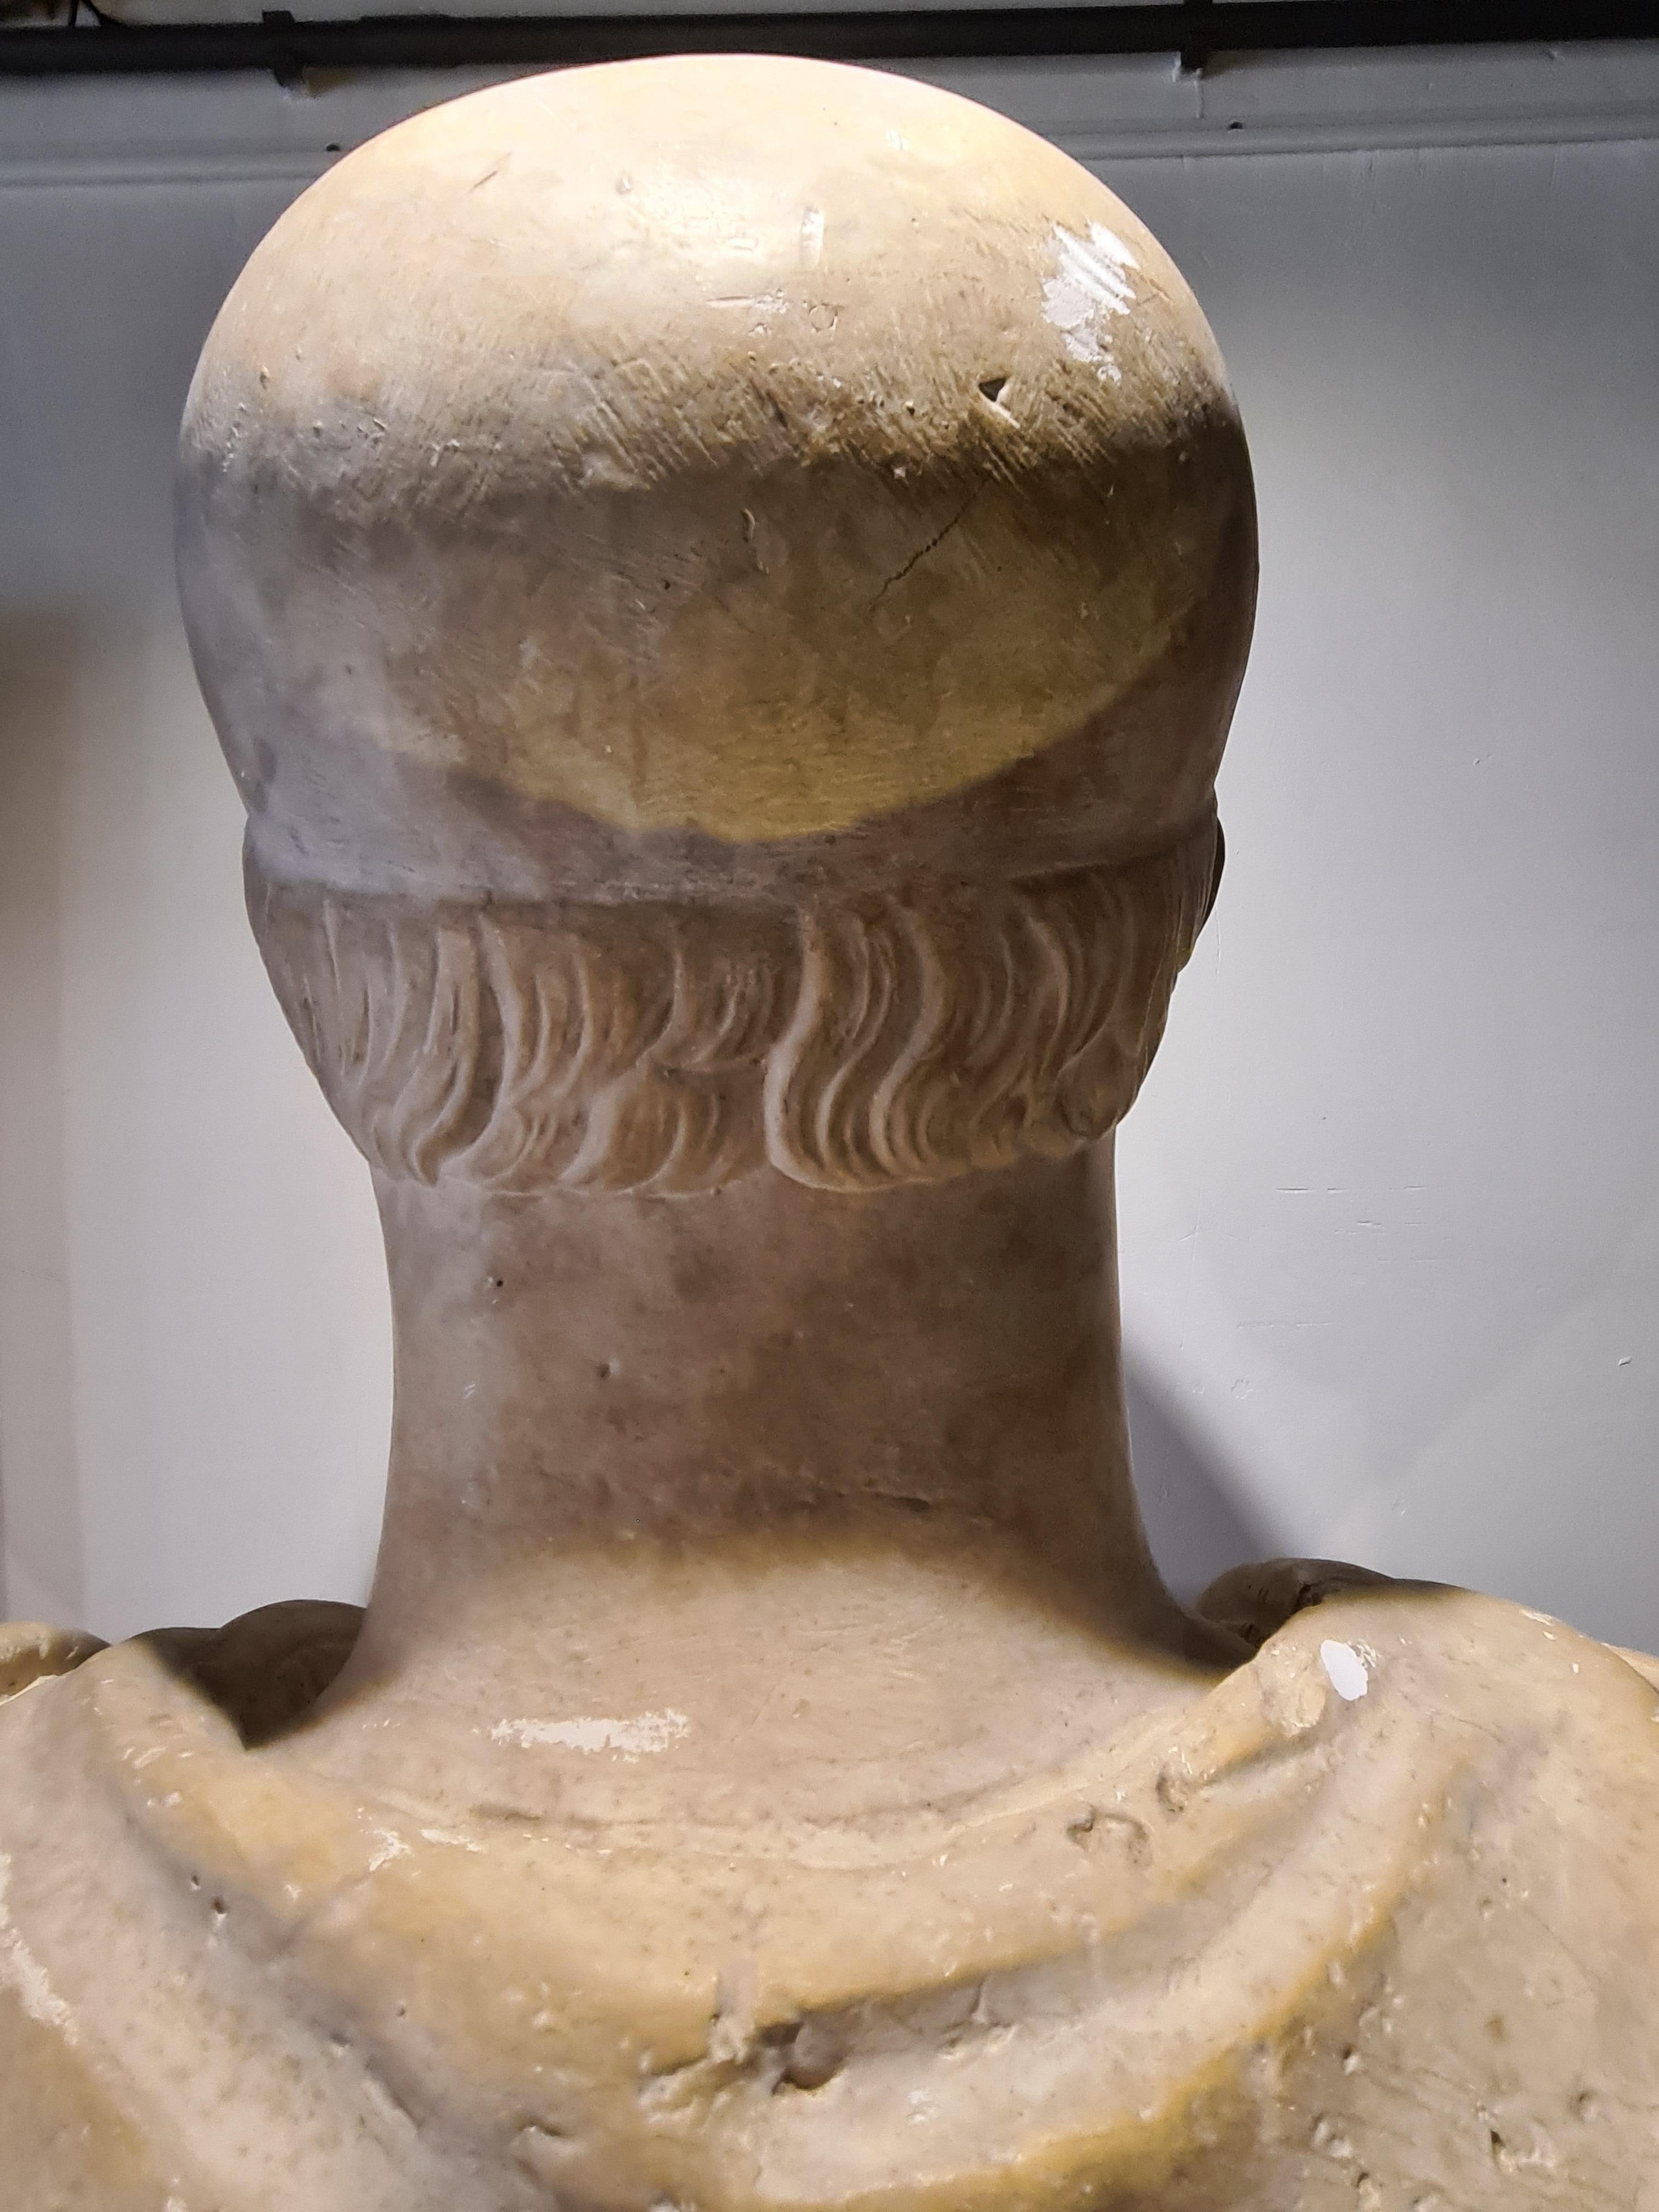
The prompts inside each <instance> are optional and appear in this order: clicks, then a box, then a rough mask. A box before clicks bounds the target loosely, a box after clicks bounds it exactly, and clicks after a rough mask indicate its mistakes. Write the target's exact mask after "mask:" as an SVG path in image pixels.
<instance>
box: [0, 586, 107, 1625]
mask: <svg viewBox="0 0 1659 2212" xmlns="http://www.w3.org/2000/svg"><path fill="white" fill-rule="evenodd" d="M85 645H86V639H85V636H84V635H83V626H82V625H81V624H80V623H78V622H77V621H76V618H75V617H73V616H70V615H68V614H66V613H63V612H61V611H57V610H51V609H39V608H37V609H33V610H30V609H15V610H8V611H5V612H4V613H3V614H0V1008H3V1016H0V1020H3V1037H4V1047H3V1051H0V1615H4V1614H7V1613H9V1614H11V1615H13V1616H15V1617H19V1618H23V1619H45V1620H52V1621H57V1622H75V1621H78V1620H80V1619H81V1617H82V1613H83V1611H84V1604H85V1543H84V1531H83V1529H82V1515H81V1485H80V1468H79V1455H78V1451H77V1448H76V1424H75V1403H76V1391H75V1342H74V1330H73V1326H72V1315H71V1303H70V1274H69V1223H68V1218H67V1216H68V1210H67V1207H66V1205H65V1199H64V1108H65V1103H66V1102H65V1096H64V1091H65V1086H64V1044H63V1011H64V1009H63V959H62V949H63V948H62V944H61V935H62V925H61V911H62V902H61V897H60V884H59V875H60V868H61V853H62V837H61V829H62V820H63V814H64V805H65V778H66V776H67V774H68V769H69V763H70V758H71V752H72V748H71V746H70V744H69V742H68V741H67V740H68V735H69V732H70V729H71V727H72V725H73V722H74V720H75V714H76V701H75V691H76V670H77V669H78V668H79V666H80V665H81V663H82V654H83V649H84V647H85Z"/></svg>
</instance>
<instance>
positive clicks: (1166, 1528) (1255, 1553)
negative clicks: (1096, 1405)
mask: <svg viewBox="0 0 1659 2212" xmlns="http://www.w3.org/2000/svg"><path fill="white" fill-rule="evenodd" d="M1123 1385H1124V1389H1123V1395H1124V1402H1125V1405H1126V1407H1127V1412H1128V1416H1129V1449H1130V1455H1131V1463H1132V1465H1133V1469H1134V1483H1135V1495H1136V1497H1137V1498H1139V1502H1140V1517H1141V1519H1142V1520H1143V1521H1144V1522H1145V1523H1146V1539H1147V1541H1148V1542H1149V1543H1150V1544H1151V1546H1152V1557H1153V1558H1154V1559H1156V1560H1157V1562H1158V1571H1159V1572H1160V1573H1161V1574H1162V1575H1163V1577H1164V1581H1165V1582H1166V1583H1168V1584H1169V1586H1170V1589H1171V1590H1172V1591H1173V1592H1174V1594H1175V1595H1176V1597H1177V1598H1179V1599H1180V1601H1181V1602H1182V1604H1183V1605H1190V1604H1191V1603H1192V1601H1193V1600H1194V1598H1195V1597H1196V1596H1197V1595H1199V1593H1200V1590H1202V1589H1206V1587H1207V1585H1208V1584H1209V1583H1212V1582H1213V1581H1214V1580H1215V1578H1216V1577H1217V1576H1218V1575H1221V1574H1225V1572H1226V1571H1227V1570H1228V1569H1229V1568H1230V1567H1237V1566H1241V1565H1244V1564H1245V1563H1246V1562H1247V1561H1251V1560H1256V1559H1265V1558H1267V1557H1268V1556H1269V1555H1270V1554H1271V1553H1273V1552H1275V1551H1277V1550H1278V1549H1279V1545H1278V1543H1277V1542H1276V1541H1275V1540H1274V1539H1273V1536H1272V1534H1270V1533H1269V1532H1268V1530H1267V1528H1265V1527H1264V1526H1263V1525H1262V1523H1261V1521H1260V1520H1258V1519H1257V1518H1256V1517H1255V1516H1253V1515H1252V1513H1251V1511H1250V1510H1249V1506H1248V1505H1246V1504H1244V1503H1243V1498H1242V1496H1241V1492H1242V1489H1243V1486H1242V1484H1241V1483H1240V1482H1239V1481H1238V1480H1237V1478H1236V1477H1235V1476H1233V1475H1232V1474H1231V1473H1230V1471H1229V1470H1228V1468H1226V1466H1225V1463H1224V1462H1222V1461H1221V1460H1220V1458H1219V1456H1218V1455H1217V1454H1216V1453H1215V1452H1214V1451H1213V1449H1211V1448H1210V1447H1209V1446H1207V1445H1206V1444H1205V1443H1202V1442H1200V1439H1199V1437H1197V1436H1196V1435H1195V1433H1194V1431H1193V1430H1192V1428H1191V1427H1189V1426H1188V1424H1187V1423H1186V1422H1185V1421H1183V1420H1182V1417H1181V1413H1180V1410H1179V1408H1178V1407H1176V1405H1174V1404H1173V1403H1172V1401H1171V1400H1170V1395H1169V1394H1168V1392H1167V1391H1166V1390H1165V1389H1164V1388H1163V1386H1162V1385H1161V1384H1159V1383H1157V1382H1155V1381H1154V1380H1153V1379H1152V1376H1150V1375H1149V1374H1148V1373H1147V1371H1146V1369H1145V1368H1144V1367H1141V1366H1140V1365H1139V1364H1138V1363H1137V1362H1136V1360H1135V1358H1134V1357H1133V1353H1129V1352H1126V1356H1125V1359H1124V1375H1123Z"/></svg>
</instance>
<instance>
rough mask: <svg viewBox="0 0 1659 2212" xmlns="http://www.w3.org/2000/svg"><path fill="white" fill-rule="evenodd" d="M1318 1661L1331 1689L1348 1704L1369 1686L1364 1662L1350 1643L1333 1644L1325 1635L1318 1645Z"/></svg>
mask: <svg viewBox="0 0 1659 2212" xmlns="http://www.w3.org/2000/svg"><path fill="white" fill-rule="evenodd" d="M1319 1663H1320V1665H1321V1666H1322V1667H1323V1668H1324V1669H1325V1672H1326V1674H1328V1676H1329V1677H1330V1684H1331V1687H1332V1689H1334V1691H1335V1692H1336V1694H1337V1696H1338V1697H1339V1698H1341V1699H1345V1700H1346V1703H1347V1704H1349V1705H1352V1703H1353V1701H1354V1699H1356V1698H1363V1697H1364V1694H1365V1692H1366V1691H1367V1690H1369V1689H1370V1686H1371V1678H1370V1675H1369V1674H1367V1673H1366V1671H1365V1662H1364V1660H1363V1659H1362V1658H1361V1657H1360V1656H1359V1654H1358V1652H1357V1651H1356V1650H1354V1648H1353V1646H1352V1644H1335V1643H1333V1642H1332V1641H1331V1639H1330V1638H1328V1637H1327V1638H1326V1639H1325V1641H1324V1643H1322V1644H1321V1645H1320V1647H1319Z"/></svg>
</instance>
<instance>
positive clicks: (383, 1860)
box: [368, 1828, 411, 1874]
mask: <svg viewBox="0 0 1659 2212" xmlns="http://www.w3.org/2000/svg"><path fill="white" fill-rule="evenodd" d="M374 1833H375V1835H376V1836H377V1837H378V1838H380V1850H378V1851H376V1852H375V1854H374V1857H373V1858H372V1859H371V1860H370V1861H369V1863H368V1870H369V1872H370V1873H371V1874H379V1872H380V1869H381V1868H382V1867H383V1866H390V1865H391V1864H392V1860H393V1859H406V1858H408V1857H410V1856H411V1850H410V1845H409V1844H406V1843H405V1842H404V1839H403V1838H402V1837H401V1836H399V1835H395V1834H394V1833H393V1832H392V1830H391V1829H390V1828H376V1830H375V1831H374Z"/></svg>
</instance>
